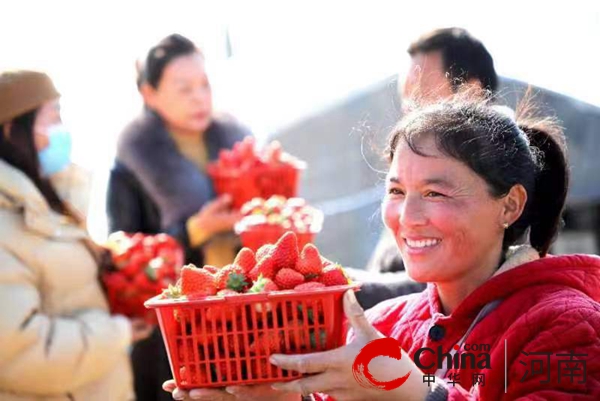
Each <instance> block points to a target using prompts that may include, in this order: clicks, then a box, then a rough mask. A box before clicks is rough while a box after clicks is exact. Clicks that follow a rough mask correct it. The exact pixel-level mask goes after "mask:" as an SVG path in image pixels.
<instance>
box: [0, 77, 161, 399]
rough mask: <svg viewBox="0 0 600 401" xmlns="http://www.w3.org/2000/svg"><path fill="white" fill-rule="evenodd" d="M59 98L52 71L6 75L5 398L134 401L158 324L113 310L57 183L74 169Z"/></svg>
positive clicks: (1, 367)
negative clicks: (140, 344) (135, 363)
mask: <svg viewBox="0 0 600 401" xmlns="http://www.w3.org/2000/svg"><path fill="white" fill-rule="evenodd" d="M58 98H59V93H58V92H57V90H56V89H55V87H54V85H53V83H52V81H51V80H50V78H49V77H48V76H47V75H46V74H43V73H40V72H35V71H15V72H6V73H1V74H0V305H3V306H4V307H2V308H0V328H1V329H0V361H2V362H1V363H0V400H3V401H30V400H50V399H53V400H54V399H75V400H90V401H100V400H102V401H104V400H115V401H129V400H131V399H132V398H133V384H132V375H131V367H130V362H129V354H128V352H129V349H130V347H131V345H132V344H133V343H135V342H137V341H138V340H141V339H144V338H146V337H147V336H148V335H149V334H150V330H151V328H150V327H149V326H148V325H143V324H141V322H139V321H137V320H130V319H128V318H126V317H124V316H118V315H111V314H110V313H109V310H108V304H107V302H106V299H105V297H104V294H103V292H102V288H101V286H100V283H99V281H98V278H97V277H98V269H99V265H100V263H102V257H101V256H102V252H101V249H100V248H99V247H98V246H96V245H95V244H94V243H93V242H92V241H91V239H90V237H89V236H88V234H87V231H86V230H85V226H84V224H83V220H82V218H81V216H80V215H79V214H78V213H77V212H76V211H75V210H74V208H73V207H72V206H71V204H70V203H69V202H68V201H67V199H66V198H65V197H63V195H62V193H61V191H60V188H61V187H60V186H59V185H57V182H60V180H61V179H62V178H64V177H66V174H68V173H69V170H70V169H71V167H72V166H73V164H72V163H71V161H70V153H71V138H70V135H69V133H68V131H66V129H65V128H64V126H63V125H62V122H61V118H60V109H59V104H58ZM71 187H72V186H71ZM32 375H33V376H32Z"/></svg>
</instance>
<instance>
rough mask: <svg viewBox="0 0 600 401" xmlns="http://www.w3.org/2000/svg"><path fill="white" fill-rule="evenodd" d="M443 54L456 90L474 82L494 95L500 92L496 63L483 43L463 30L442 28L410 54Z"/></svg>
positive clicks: (425, 37) (411, 48)
mask: <svg viewBox="0 0 600 401" xmlns="http://www.w3.org/2000/svg"><path fill="white" fill-rule="evenodd" d="M434 51H439V52H440V53H441V55H442V63H443V67H444V71H446V72H447V73H448V76H449V79H450V83H451V85H452V88H453V89H454V90H455V91H456V90H457V89H458V87H459V86H460V85H461V84H462V83H466V82H468V81H469V80H471V79H477V80H478V81H479V82H481V85H482V87H483V89H486V90H489V91H491V92H492V93H494V92H496V90H497V89H498V75H497V74H496V70H495V69H494V60H493V59H492V56H491V55H490V53H489V52H488V51H487V49H486V48H485V46H484V45H483V43H481V42H480V41H479V40H478V39H476V38H475V37H473V36H472V35H471V34H470V33H469V32H468V31H466V30H465V29H462V28H442V29H436V30H434V31H431V32H428V33H426V34H424V35H423V36H421V37H420V38H419V39H418V40H417V41H416V42H413V43H412V44H411V45H410V46H409V48H408V54H410V55H411V56H414V55H415V54H417V53H429V52H434Z"/></svg>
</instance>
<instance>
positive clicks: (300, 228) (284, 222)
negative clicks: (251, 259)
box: [239, 195, 323, 233]
mask: <svg viewBox="0 0 600 401" xmlns="http://www.w3.org/2000/svg"><path fill="white" fill-rule="evenodd" d="M241 213H242V216H243V218H242V220H241V221H240V223H239V224H240V225H242V226H256V225H261V224H270V225H279V226H281V227H282V228H284V229H286V230H293V231H294V232H296V233H305V232H315V231H318V230H319V229H320V228H321V224H322V222H323V214H322V213H321V212H320V211H319V210H317V209H315V208H314V207H311V206H309V205H307V204H306V201H305V200H304V199H302V198H289V199H287V198H285V197H284V196H281V195H273V196H271V197H270V198H269V199H267V200H265V199H263V198H254V199H252V200H251V201H250V202H247V203H245V204H244V206H242V209H241Z"/></svg>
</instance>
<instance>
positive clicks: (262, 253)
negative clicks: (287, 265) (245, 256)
mask: <svg viewBox="0 0 600 401" xmlns="http://www.w3.org/2000/svg"><path fill="white" fill-rule="evenodd" d="M274 247H275V246H274V245H273V244H265V245H263V246H261V247H260V248H258V251H256V261H257V262H260V261H261V260H263V259H264V258H265V257H266V256H267V255H269V254H271V251H272V250H273V248H274Z"/></svg>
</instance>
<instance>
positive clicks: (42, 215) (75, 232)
mask: <svg viewBox="0 0 600 401" xmlns="http://www.w3.org/2000/svg"><path fill="white" fill-rule="evenodd" d="M0 208H3V209H12V210H18V211H21V212H22V214H23V217H24V223H25V226H26V227H27V228H28V229H30V230H31V231H35V232H37V233H38V234H41V235H44V236H46V237H53V238H65V239H66V238H85V237H87V234H86V232H85V230H84V229H82V228H80V227H78V226H76V225H75V224H74V223H73V222H72V221H71V220H70V219H69V218H68V217H65V216H63V215H61V214H59V213H56V212H55V211H54V210H52V209H51V208H50V206H49V205H48V202H46V200H45V199H44V197H43V195H42V194H41V192H40V191H39V190H38V189H37V187H36V186H35V184H34V183H33V182H32V181H31V180H30V179H29V177H27V175H25V173H23V172H22V171H20V170H18V169H17V168H15V167H13V166H11V165H10V164H8V163H7V162H5V161H4V160H0Z"/></svg>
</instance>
